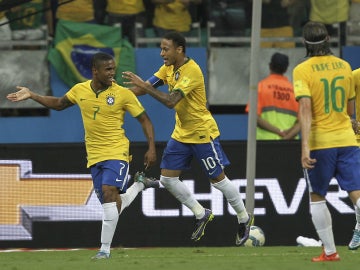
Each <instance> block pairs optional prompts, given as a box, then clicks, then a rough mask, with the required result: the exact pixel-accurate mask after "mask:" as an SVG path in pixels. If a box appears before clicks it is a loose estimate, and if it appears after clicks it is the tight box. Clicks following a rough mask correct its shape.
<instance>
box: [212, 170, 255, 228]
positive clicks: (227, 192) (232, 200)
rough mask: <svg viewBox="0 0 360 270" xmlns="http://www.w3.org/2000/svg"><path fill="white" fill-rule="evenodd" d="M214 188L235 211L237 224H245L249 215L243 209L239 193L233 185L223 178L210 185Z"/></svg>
mask: <svg viewBox="0 0 360 270" xmlns="http://www.w3.org/2000/svg"><path fill="white" fill-rule="evenodd" d="M211 185H212V186H213V187H214V188H216V189H218V190H220V191H221V192H222V194H223V195H224V196H225V198H226V200H227V201H228V203H229V204H230V205H231V207H232V208H233V209H234V210H235V212H236V214H237V217H238V222H239V223H245V222H247V221H248V219H249V215H248V213H247V211H246V209H245V206H244V202H243V200H242V199H241V195H240V193H239V192H238V191H237V189H236V187H235V185H234V184H233V183H232V182H231V181H230V180H229V178H227V176H225V178H224V179H223V180H221V181H220V182H217V183H214V184H211Z"/></svg>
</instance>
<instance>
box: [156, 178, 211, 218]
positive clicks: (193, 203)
mask: <svg viewBox="0 0 360 270" xmlns="http://www.w3.org/2000/svg"><path fill="white" fill-rule="evenodd" d="M160 182H161V184H162V185H163V186H164V187H165V188H166V189H167V190H168V191H169V192H170V193H171V194H172V195H173V196H174V197H175V198H176V199H177V200H178V201H180V202H181V203H182V204H184V205H185V206H186V207H187V208H189V209H190V210H191V211H192V212H193V213H194V215H195V217H196V219H200V218H202V217H203V216H204V215H205V208H204V207H203V206H202V205H201V204H200V203H199V202H198V201H197V200H196V199H195V197H194V195H193V194H191V192H190V190H189V189H188V188H187V186H186V185H185V184H184V183H183V182H181V181H180V180H179V177H166V176H162V175H161V176H160Z"/></svg>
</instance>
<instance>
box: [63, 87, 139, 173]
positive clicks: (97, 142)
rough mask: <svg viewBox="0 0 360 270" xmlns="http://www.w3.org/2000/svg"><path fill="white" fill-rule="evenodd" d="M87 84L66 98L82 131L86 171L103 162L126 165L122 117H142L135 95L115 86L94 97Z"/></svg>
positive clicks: (75, 88)
mask: <svg viewBox="0 0 360 270" xmlns="http://www.w3.org/2000/svg"><path fill="white" fill-rule="evenodd" d="M90 82H91V80H88V81H86V82H83V83H78V84H76V85H74V86H73V87H72V88H71V89H70V90H69V91H68V92H67V93H66V96H67V98H68V99H69V100H70V101H71V102H72V103H74V104H77V105H78V106H79V108H80V111H81V116H82V120H83V123H84V129H85V144H86V152H87V159H88V164H87V165H88V167H90V166H91V165H93V164H95V163H98V162H100V161H104V160H111V159H115V160H124V161H127V162H128V161H129V158H130V157H129V140H128V138H127V137H126V135H125V131H124V129H123V127H122V126H123V124H124V116H125V113H126V112H129V113H130V114H131V116H133V117H138V116H140V115H141V114H142V113H144V111H145V110H144V107H143V106H142V105H141V103H140V102H139V100H138V99H137V98H136V96H135V94H134V93H133V92H132V91H131V90H129V89H127V88H124V87H122V86H120V85H117V84H116V83H113V84H112V85H111V86H109V87H108V88H107V89H105V90H104V91H101V92H99V93H95V92H94V91H93V90H92V88H91V86H90Z"/></svg>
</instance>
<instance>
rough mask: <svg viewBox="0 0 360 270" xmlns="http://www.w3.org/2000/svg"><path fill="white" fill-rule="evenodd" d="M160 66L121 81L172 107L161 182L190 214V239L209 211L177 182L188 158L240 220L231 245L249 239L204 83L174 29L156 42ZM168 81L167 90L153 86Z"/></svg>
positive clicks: (245, 215) (249, 218)
mask: <svg viewBox="0 0 360 270" xmlns="http://www.w3.org/2000/svg"><path fill="white" fill-rule="evenodd" d="M160 48H161V52H160V56H161V57H162V58H163V60H164V65H163V66H161V67H160V69H159V70H158V71H157V72H156V73H155V74H154V75H153V76H152V77H151V78H149V79H148V80H147V81H143V80H142V79H141V78H140V77H139V76H137V75H136V74H134V73H132V72H124V73H123V77H124V78H125V80H126V81H127V82H126V83H127V84H129V85H132V88H131V89H132V90H133V91H134V92H135V93H136V94H137V95H142V94H149V95H150V96H152V97H153V98H155V99H156V100H158V101H159V102H161V103H162V104H163V105H165V106H166V107H168V108H170V109H175V111H176V116H175V118H176V123H175V128H174V131H173V133H172V135H171V138H170V140H169V141H168V143H167V146H166V148H165V150H164V153H163V156H162V161H161V164H160V167H161V176H160V182H161V183H162V184H163V186H164V187H165V188H166V189H167V190H168V191H169V192H170V193H171V194H172V195H173V196H174V197H175V198H176V199H178V200H179V201H180V202H181V203H182V204H184V205H185V206H187V207H188V208H189V209H190V210H191V211H192V212H193V213H194V215H195V218H196V225H195V230H194V232H193V234H192V235H191V239H192V240H194V241H198V240H199V239H200V238H201V237H202V236H203V235H204V230H205V227H206V225H207V223H208V222H209V221H211V220H212V219H213V217H214V216H213V214H212V212H211V210H209V209H205V208H204V207H203V206H202V205H201V204H200V203H199V202H198V201H197V200H196V199H195V197H194V195H193V194H191V193H190V191H189V190H188V188H187V187H186V186H185V184H184V183H183V182H182V181H180V180H179V176H180V174H181V172H182V171H183V170H186V169H189V168H190V162H191V160H192V159H193V158H196V160H197V161H198V162H199V163H200V165H201V167H202V169H203V170H204V172H205V173H206V175H207V177H208V178H209V180H210V182H211V184H212V186H213V187H215V188H216V189H218V190H220V191H221V192H222V193H223V194H224V196H225V198H226V199H227V201H228V202H229V204H230V205H231V206H232V207H233V209H234V210H235V212H236V213H237V219H238V223H239V227H238V232H237V234H236V240H235V243H236V245H243V244H244V242H245V241H246V240H247V239H248V237H249V230H250V226H251V225H252V224H253V216H252V215H251V214H248V213H247V211H246V209H245V206H244V203H243V201H242V199H241V196H240V192H239V190H237V188H236V187H235V185H234V184H233V183H232V182H231V181H230V180H229V179H228V178H227V176H226V175H225V173H224V167H225V166H226V165H228V164H229V161H228V159H227V157H226V155H225V153H224V151H223V149H222V147H221V145H220V139H219V136H220V132H219V129H218V126H217V124H216V122H215V120H214V118H213V116H212V115H211V113H210V112H209V110H208V109H207V107H206V92H205V83H204V77H203V74H202V71H201V69H200V67H199V66H198V64H197V63H196V62H195V61H194V60H193V59H191V58H189V57H188V56H186V41H185V38H184V36H183V35H181V34H180V33H178V32H169V33H167V34H165V35H164V37H163V38H162V40H161V44H160ZM163 84H167V85H168V89H169V93H165V92H162V91H160V90H158V89H156V87H158V86H161V85H163Z"/></svg>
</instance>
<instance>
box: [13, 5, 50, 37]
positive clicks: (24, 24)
mask: <svg viewBox="0 0 360 270" xmlns="http://www.w3.org/2000/svg"><path fill="white" fill-rule="evenodd" d="M7 16H8V18H9V20H10V28H11V30H12V39H13V40H40V39H46V38H47V36H46V34H48V35H52V34H53V27H52V13H51V10H50V2H49V0H32V1H30V2H26V3H24V4H21V5H18V6H15V7H13V8H11V9H10V10H9V11H8V12H7ZM46 30H47V31H46Z"/></svg>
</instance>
